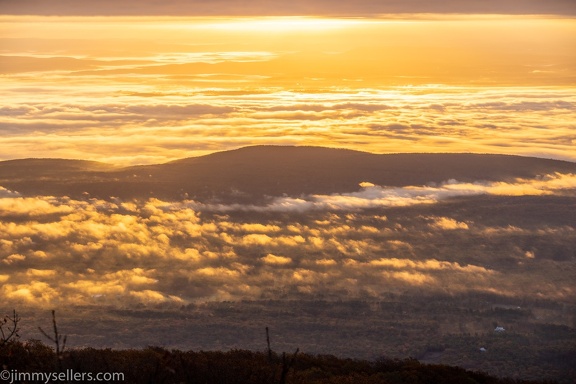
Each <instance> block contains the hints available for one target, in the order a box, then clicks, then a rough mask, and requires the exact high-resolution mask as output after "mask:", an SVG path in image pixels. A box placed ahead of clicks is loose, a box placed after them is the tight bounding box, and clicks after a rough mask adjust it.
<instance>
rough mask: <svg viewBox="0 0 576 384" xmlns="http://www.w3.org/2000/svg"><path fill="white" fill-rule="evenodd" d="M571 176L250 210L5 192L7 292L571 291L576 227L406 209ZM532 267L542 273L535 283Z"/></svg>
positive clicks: (543, 186) (53, 299)
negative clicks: (539, 281)
mask: <svg viewBox="0 0 576 384" xmlns="http://www.w3.org/2000/svg"><path fill="white" fill-rule="evenodd" d="M575 180H576V177H575V176H574V175H552V176H547V177H543V178H541V179H539V180H531V181H530V180H520V181H517V182H516V183H509V184H506V185H505V188H504V185H503V184H502V183H490V184H488V183H474V184H459V183H455V182H450V183H446V184H443V185H440V186H436V187H412V188H411V187H408V188H403V189H396V188H395V189H388V188H383V187H378V186H375V185H372V184H370V183H363V187H364V189H363V190H362V191H360V192H357V193H353V194H346V195H337V196H309V197H304V198H302V199H301V200H292V201H290V204H287V203H286V202H285V201H282V200H280V201H274V202H272V203H271V204H270V205H268V206H262V207H248V208H245V209H240V208H239V207H237V206H228V207H225V206H212V207H206V206H199V205H195V203H194V202H190V201H183V202H165V201H160V200H156V199H150V200H147V201H139V202H131V201H120V200H116V201H102V200H96V199H88V200H84V201H80V200H73V199H69V198H65V197H38V198H23V197H19V196H17V195H16V194H15V193H10V194H5V195H4V196H3V197H1V198H0V233H1V234H2V236H1V238H0V266H1V271H2V273H0V282H1V283H2V285H1V287H0V298H2V300H3V301H4V302H9V303H13V304H14V305H24V304H31V305H40V306H54V305H59V304H62V305H66V304H83V305H86V304H89V305H120V306H126V305H128V306H131V305H137V304H139V303H140V304H144V305H154V304H156V303H172V304H175V305H181V304H183V303H189V302H196V301H205V300H230V299H233V300H236V299H238V300H239V299H243V298H247V299H260V298H302V297H324V298H330V297H339V298H379V297H381V296H382V295H385V294H386V293H387V292H408V291H409V292H412V291H414V290H421V289H423V290H426V291H427V292H443V293H450V294H453V293H462V292H492V293H499V294H502V295H505V296H509V295H533V296H538V295H544V296H546V297H558V298H573V297H574V294H575V293H576V292H574V289H573V287H572V286H573V284H572V278H571V275H570V271H571V270H570V268H565V269H558V268H557V264H555V263H551V262H550V260H557V262H563V261H562V260H569V259H570V255H571V254H572V253H573V252H574V244H576V241H575V240H576V228H575V227H574V226H569V225H557V224H556V225H551V224H545V223H541V224H539V225H538V226H536V227H532V226H526V227H521V226H517V225H511V224H509V223H508V222H507V221H506V219H507V216H506V215H504V216H502V217H500V218H498V217H496V218H495V219H498V220H500V223H501V224H500V225H495V224H494V223H483V222H482V220H484V219H481V218H480V217H476V216H462V214H461V213H460V216H453V215H452V212H449V211H448V212H443V214H442V215H438V214H434V213H427V214H420V213H418V212H422V211H409V210H404V209H405V208H409V207H410V204H412V205H413V204H420V206H422V204H424V206H433V205H434V202H435V201H441V200H442V199H446V198H448V197H454V196H471V195H478V194H479V193H487V194H495V195H501V194H507V196H509V195H519V194H524V195H530V194H544V195H545V196H548V195H549V194H552V193H563V192H565V191H566V190H565V189H564V188H572V191H573V190H574V188H576V186H575V184H574V182H575ZM390 208H394V209H395V211H391V210H390ZM430 212H432V211H430ZM454 213H455V214H457V213H458V212H454ZM502 220H504V221H502ZM511 236H512V237H513V238H514V241H510V238H511ZM470 239H475V240H474V242H473V244H471V243H470ZM510 265H513V266H514V268H513V269H510ZM543 270H544V271H548V272H549V274H548V272H546V274H544V275H542V274H541V273H540V272H541V271H543ZM534 273H538V274H539V277H538V278H540V279H544V280H545V282H543V283H542V284H540V285H538V286H534V285H533V284H529V281H530V279H532V278H534ZM543 276H544V277H543ZM546 276H547V277H546Z"/></svg>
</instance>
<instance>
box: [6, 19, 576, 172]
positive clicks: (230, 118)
mask: <svg viewBox="0 0 576 384" xmlns="http://www.w3.org/2000/svg"><path fill="white" fill-rule="evenodd" d="M0 35H2V39H1V40H0V55H1V58H0V73H1V74H2V76H3V77H2V79H3V81H2V84H1V85H0V91H1V92H2V94H3V95H4V100H5V102H4V103H3V104H2V106H1V107H0V145H1V146H2V148H3V151H2V154H0V156H1V159H11V158H24V157H62V158H81V159H91V160H101V161H108V162H113V163H120V164H142V163H158V162H163V161H169V160H174V159H177V158H183V157H189V156H194V155H202V154H207V153H211V152H214V151H217V150H226V149H232V148H238V147H242V146H246V145H252V144H299V145H320V146H332V147H346V148H352V149H360V150H365V151H369V152H376V153H394V152H476V153H505V154H519V155H529V156H540V157H551V158H559V159H570V160H576V155H574V153H575V151H574V145H575V144H576V136H575V135H574V122H575V121H576V97H575V96H574V95H575V94H576V92H574V87H573V84H574V79H576V77H575V76H576V75H575V74H576V67H575V64H574V63H576V56H575V55H576V54H575V53H574V50H573V49H571V48H572V45H573V41H574V37H575V36H576V23H575V22H574V21H573V19H561V18H554V19H553V18H542V17H500V16H498V17H497V16H492V17H484V16H482V17H480V16H474V17H471V16H452V17H449V18H436V19H435V18H432V19H426V20H422V19H415V18H412V19H407V20H393V19H385V18H376V19H314V18H303V17H299V18H272V19H267V18H240V19H235V18H217V19H214V18H213V19H205V18H192V19H186V18H73V17H69V18H43V17H7V16H5V17H2V22H1V23H0ZM69 36H75V38H76V39H75V40H73V41H72V40H70V39H69ZM118 36H122V39H118V38H117V37H118ZM391 58H394V59H393V60H392V59H391Z"/></svg>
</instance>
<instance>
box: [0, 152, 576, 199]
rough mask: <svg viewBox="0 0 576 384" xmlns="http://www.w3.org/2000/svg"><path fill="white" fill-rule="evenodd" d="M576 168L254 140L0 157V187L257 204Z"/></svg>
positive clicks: (24, 191) (29, 193)
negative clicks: (65, 156) (124, 160)
mask: <svg viewBox="0 0 576 384" xmlns="http://www.w3.org/2000/svg"><path fill="white" fill-rule="evenodd" d="M555 172H559V173H576V163H571V162H567V161H559V160H549V159H540V158H531V157H520V156H508V155H486V154H416V153H413V154H385V155H378V154H372V153H367V152H359V151H352V150H346V149H333V148H323V147H282V146H255V147H245V148H241V149H237V150H232V151H224V152H218V153H214V154H211V155H207V156H201V157H194V158H187V159H182V160H177V161H173V162H170V163H166V164H159V165H147V166H135V167H125V168H119V167H114V166H111V165H107V164H103V163H97V162H89V161H81V160H61V159H24V160H10V161H3V162H0V186H2V187H4V188H7V189H9V190H12V191H17V192H19V193H21V194H22V195H24V196H37V195H54V196H69V197H72V198H81V197H84V198H85V197H96V198H103V199H108V198H110V197H119V198H124V199H132V198H150V197H156V198H160V199H166V200H181V199H193V200H198V201H216V202H240V203H247V202H251V203H257V202H261V201H262V200H263V199H265V198H266V196H282V195H288V196H293V197H297V196H300V195H308V194H331V193H346V192H353V191H358V190H359V186H358V184H359V183H361V182H371V183H374V184H377V185H383V186H408V185H426V184H430V183H441V182H445V181H447V180H449V179H456V180H458V181H461V182H475V181H511V180H514V179H517V178H533V177H537V176H539V175H546V174H553V173H555Z"/></svg>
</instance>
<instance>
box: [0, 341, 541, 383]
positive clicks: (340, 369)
mask: <svg viewBox="0 0 576 384" xmlns="http://www.w3.org/2000/svg"><path fill="white" fill-rule="evenodd" d="M0 363H1V364H2V365H3V367H4V369H6V370H7V371H9V372H12V374H17V373H20V374H22V373H32V372H44V373H47V372H53V373H58V372H60V374H63V375H69V377H72V375H73V374H82V373H84V374H85V375H86V374H92V375H94V376H95V375H96V374H98V373H100V374H107V375H108V376H105V378H107V379H109V380H108V381H106V382H110V383H113V382H124V383H134V384H137V383H211V384H218V383H226V384H235V383H238V384H273V383H280V384H282V383H286V384H290V383H306V384H328V383H329V384H337V383H338V384H340V383H357V384H380V383H381V384H396V383H397V384H425V383H426V384H428V383H429V384H434V383H442V384H491V383H494V384H538V383H542V384H543V383H551V382H549V381H527V380H515V379H506V378H496V377H492V376H488V375H486V374H484V373H479V372H471V371H467V370H465V369H463V368H457V367H449V366H446V365H427V364H422V363H419V362H418V361H417V360H414V359H404V360H399V359H394V360H387V359H381V360H378V361H367V360H355V359H342V358H338V357H335V356H331V355H310V354H306V353H298V352H297V351H296V352H295V353H294V352H292V353H288V354H277V353H274V352H270V353H266V352H253V351H247V350H232V351H228V352H218V351H212V352H206V351H199V352H194V351H186V352H184V351H180V350H167V349H164V348H159V347H148V348H146V349H141V350H112V349H94V348H84V349H74V350H69V351H64V352H63V353H62V354H61V355H60V358H58V356H57V353H56V352H55V351H54V350H53V349H52V348H50V347H48V346H46V345H44V344H42V343H41V342H39V341H29V342H25V343H22V342H19V341H16V342H11V343H9V344H7V345H4V346H3V347H2V348H0ZM112 374H114V375H116V376H111V375H112ZM9 381H10V380H8V382H9ZM13 382H25V381H18V380H14V381H13ZM62 382H65V381H62ZM86 382H87V381H86Z"/></svg>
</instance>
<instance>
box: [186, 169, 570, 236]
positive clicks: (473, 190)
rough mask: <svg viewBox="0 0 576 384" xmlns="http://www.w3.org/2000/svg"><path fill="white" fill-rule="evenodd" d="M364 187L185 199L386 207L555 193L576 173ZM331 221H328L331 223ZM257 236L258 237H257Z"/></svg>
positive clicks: (232, 207) (448, 224) (225, 208)
mask: <svg viewBox="0 0 576 384" xmlns="http://www.w3.org/2000/svg"><path fill="white" fill-rule="evenodd" d="M359 186H360V188H361V190H360V191H358V192H352V193H343V194H332V195H311V196H305V197H300V198H293V197H279V198H275V199H273V201H272V202H271V203H269V204H268V205H266V206H256V205H244V204H229V205H225V204H205V203H199V202H195V201H189V202H187V203H185V204H186V205H187V206H189V207H190V208H192V209H194V210H200V211H202V210H206V211H219V212H230V211H256V212H307V211H312V210H320V211H357V210H362V209H373V208H383V207H406V206H411V205H419V204H434V203H436V202H438V201H441V200H445V199H448V198H453V197H460V196H478V195H495V196H539V195H553V194H555V193H560V192H562V191H563V190H574V189H576V175H574V174H560V173H556V174H552V175H546V176H543V177H540V178H537V179H517V180H515V181H513V182H480V181H479V182H475V183H462V182H459V181H457V180H448V181H446V182H444V183H441V184H440V185H437V186H408V187H385V186H378V185H375V184H373V183H371V182H368V181H365V182H362V183H360V185H359ZM328 223H329V222H326V224H328ZM434 225H436V226H437V227H444V228H445V229H456V228H460V229H466V228H467V224H466V223H457V222H453V221H451V219H445V220H444V221H442V220H440V221H438V222H436V223H435V224H434ZM255 239H256V238H255Z"/></svg>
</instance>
